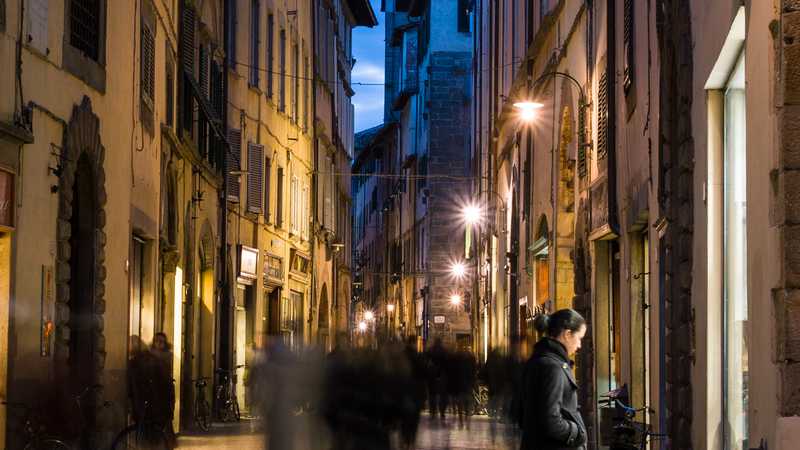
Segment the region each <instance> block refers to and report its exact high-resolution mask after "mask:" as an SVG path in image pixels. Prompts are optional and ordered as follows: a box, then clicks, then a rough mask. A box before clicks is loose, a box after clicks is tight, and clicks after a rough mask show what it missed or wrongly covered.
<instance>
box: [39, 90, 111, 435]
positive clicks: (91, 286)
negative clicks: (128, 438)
mask: <svg viewBox="0 0 800 450" xmlns="http://www.w3.org/2000/svg"><path fill="white" fill-rule="evenodd" d="M64 141H65V145H64V149H63V150H62V153H61V157H60V161H59V162H60V165H61V170H62V173H61V176H60V177H59V185H58V193H59V209H58V227H57V231H56V234H57V241H58V245H57V257H56V262H57V264H56V282H57V289H56V293H57V299H56V301H57V306H56V334H55V335H56V339H55V361H56V381H55V383H54V384H55V385H56V386H57V388H56V389H57V390H58V392H59V399H60V408H54V411H53V412H57V411H58V410H61V411H66V412H68V414H65V415H63V416H62V418H61V419H60V421H59V423H60V425H61V427H63V428H64V431H65V433H66V434H70V435H74V437H78V436H77V435H78V431H79V430H80V431H82V435H81V436H80V439H81V441H82V442H83V443H84V444H87V443H89V442H93V441H94V440H95V438H96V437H97V432H98V431H99V429H98V428H99V426H98V421H97V420H96V419H97V418H98V417H99V416H98V414H99V413H100V411H98V407H99V405H100V403H101V402H99V399H101V398H103V392H102V390H101V389H90V390H88V391H86V389H87V388H89V387H92V386H94V385H97V384H99V383H100V382H101V380H102V377H101V374H102V372H103V369H104V368H105V361H106V346H105V341H106V339H105V333H104V326H103V322H104V320H103V316H104V313H105V309H106V305H105V299H104V297H105V274H106V272H105V242H106V235H105V232H104V231H103V228H104V227H105V221H106V216H105V210H104V207H105V203H106V191H105V171H104V169H103V161H104V156H105V149H104V148H103V145H102V144H101V142H100V134H99V120H98V118H97V116H96V115H94V113H93V112H92V105H91V101H90V100H89V98H88V97H84V98H83V100H82V102H81V104H80V106H77V105H76V106H75V107H73V110H72V116H71V119H70V122H69V125H68V126H67V129H66V131H65V136H64ZM84 391H86V392H87V394H86V395H84V396H83V397H82V405H83V406H82V408H81V409H82V411H83V413H84V415H85V417H83V418H82V419H83V423H84V426H83V427H81V428H79V427H76V424H77V423H80V420H79V418H77V417H75V415H74V401H75V400H74V399H75V395H76V394H78V393H81V392H84ZM109 426H111V425H109Z"/></svg>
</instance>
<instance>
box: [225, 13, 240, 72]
mask: <svg viewBox="0 0 800 450" xmlns="http://www.w3.org/2000/svg"><path fill="white" fill-rule="evenodd" d="M225 4H226V5H228V23H227V27H226V28H227V30H226V31H227V35H228V36H227V40H228V42H227V47H226V49H225V52H226V55H225V56H226V57H227V59H228V66H229V67H230V68H231V70H236V29H237V27H236V21H237V17H236V14H237V13H236V2H235V1H231V2H225Z"/></svg>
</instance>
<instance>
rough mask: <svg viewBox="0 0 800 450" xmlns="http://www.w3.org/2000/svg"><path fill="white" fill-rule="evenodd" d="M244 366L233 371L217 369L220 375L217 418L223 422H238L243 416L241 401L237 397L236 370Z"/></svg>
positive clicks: (216, 397) (216, 398) (217, 394)
mask: <svg viewBox="0 0 800 450" xmlns="http://www.w3.org/2000/svg"><path fill="white" fill-rule="evenodd" d="M242 367H244V366H241V365H240V366H236V367H235V368H234V369H233V370H224V369H217V373H218V374H219V375H220V382H219V386H217V391H216V396H215V400H216V406H217V417H218V418H219V420H220V421H222V422H238V421H239V420H241V418H242V415H241V412H240V411H239V399H238V398H237V397H236V370H238V369H241V368H242Z"/></svg>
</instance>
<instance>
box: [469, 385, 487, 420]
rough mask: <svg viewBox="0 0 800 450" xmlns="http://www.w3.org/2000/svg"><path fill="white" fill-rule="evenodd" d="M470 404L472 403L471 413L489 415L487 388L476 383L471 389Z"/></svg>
mask: <svg viewBox="0 0 800 450" xmlns="http://www.w3.org/2000/svg"><path fill="white" fill-rule="evenodd" d="M472 405H473V411H472V414H473V415H486V416H491V414H489V388H488V387H486V386H484V385H482V384H476V385H475V388H474V389H473V390H472Z"/></svg>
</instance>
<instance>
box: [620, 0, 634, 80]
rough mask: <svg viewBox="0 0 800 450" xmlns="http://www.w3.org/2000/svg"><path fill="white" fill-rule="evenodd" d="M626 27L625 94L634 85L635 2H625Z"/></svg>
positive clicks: (624, 28)
mask: <svg viewBox="0 0 800 450" xmlns="http://www.w3.org/2000/svg"><path fill="white" fill-rule="evenodd" d="M624 6H625V10H624V25H623V46H624V49H625V53H624V58H625V69H624V74H623V82H622V87H623V89H624V90H625V94H627V93H628V91H630V88H631V85H632V84H633V70H634V69H633V57H634V55H633V50H634V48H633V31H634V30H633V12H634V11H633V0H625V5H624Z"/></svg>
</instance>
